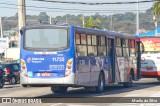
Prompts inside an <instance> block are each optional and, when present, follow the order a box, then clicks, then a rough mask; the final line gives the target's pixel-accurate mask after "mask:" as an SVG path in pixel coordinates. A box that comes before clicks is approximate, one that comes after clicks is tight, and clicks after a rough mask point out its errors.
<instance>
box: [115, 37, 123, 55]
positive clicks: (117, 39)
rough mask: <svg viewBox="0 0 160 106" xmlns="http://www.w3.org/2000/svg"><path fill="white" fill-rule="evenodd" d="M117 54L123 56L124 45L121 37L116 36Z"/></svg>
mask: <svg viewBox="0 0 160 106" xmlns="http://www.w3.org/2000/svg"><path fill="white" fill-rule="evenodd" d="M116 54H117V56H122V46H121V39H120V38H116Z"/></svg>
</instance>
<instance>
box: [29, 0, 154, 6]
mask: <svg viewBox="0 0 160 106" xmlns="http://www.w3.org/2000/svg"><path fill="white" fill-rule="evenodd" d="M32 1H43V2H52V3H65V4H83V5H104V4H136V3H147V2H154V1H155V0H143V1H139V2H134V1H132V2H103V3H86V2H67V1H55V0H32Z"/></svg>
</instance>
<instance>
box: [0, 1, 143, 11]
mask: <svg viewBox="0 0 160 106" xmlns="http://www.w3.org/2000/svg"><path fill="white" fill-rule="evenodd" d="M0 4H3V5H11V6H19V5H17V4H11V3H0ZM26 7H31V8H36V9H40V8H41V9H48V10H64V11H68V10H70V11H82V12H84V11H87V12H98V11H123V12H131V11H132V12H136V11H137V10H128V9H127V10H113V9H111V10H109V9H96V10H93V9H92V10H87V9H75V8H74V9H67V8H52V7H42V6H39V7H38V6H31V5H29V6H26ZM4 8H6V7H4ZM28 10H29V9H28ZM30 10H31V9H30ZM35 11H37V10H35ZM139 11H145V10H139Z"/></svg>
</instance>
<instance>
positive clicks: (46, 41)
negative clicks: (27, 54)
mask: <svg viewBox="0 0 160 106" xmlns="http://www.w3.org/2000/svg"><path fill="white" fill-rule="evenodd" d="M24 43H25V46H24V47H25V48H26V49H34V50H35V49H36V50H38V49H54V50H55V49H56V50H57V49H65V48H66V47H67V45H68V32H67V30H66V29H29V30H26V32H25V37H24Z"/></svg>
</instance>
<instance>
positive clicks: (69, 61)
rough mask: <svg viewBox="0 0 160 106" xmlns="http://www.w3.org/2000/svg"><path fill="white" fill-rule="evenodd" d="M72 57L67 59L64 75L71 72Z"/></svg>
mask: <svg viewBox="0 0 160 106" xmlns="http://www.w3.org/2000/svg"><path fill="white" fill-rule="evenodd" d="M72 65H73V59H69V60H68V61H67V64H66V71H65V76H69V74H70V73H71V72H72Z"/></svg>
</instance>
